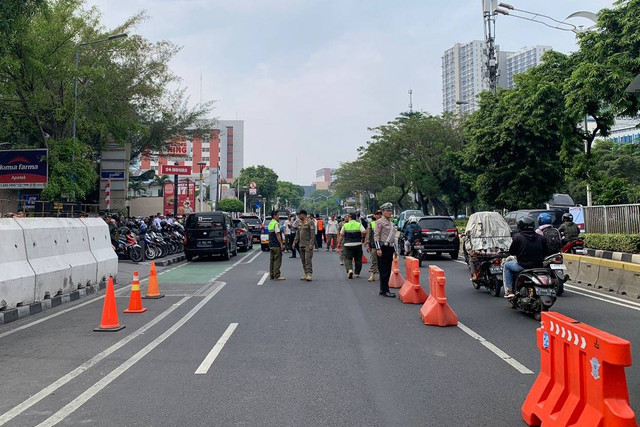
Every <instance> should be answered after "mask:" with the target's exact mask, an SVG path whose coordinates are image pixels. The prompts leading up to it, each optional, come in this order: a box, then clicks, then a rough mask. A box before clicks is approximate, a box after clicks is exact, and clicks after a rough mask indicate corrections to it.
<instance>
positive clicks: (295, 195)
mask: <svg viewBox="0 0 640 427" xmlns="http://www.w3.org/2000/svg"><path fill="white" fill-rule="evenodd" d="M302 196H304V188H302V187H301V186H299V185H296V184H293V183H291V182H288V181H278V186H277V190H276V198H277V199H278V200H279V203H280V206H281V207H291V206H298V204H300V201H301V200H302Z"/></svg>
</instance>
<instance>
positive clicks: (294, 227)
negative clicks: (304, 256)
mask: <svg viewBox="0 0 640 427" xmlns="http://www.w3.org/2000/svg"><path fill="white" fill-rule="evenodd" d="M288 224H289V233H290V234H289V235H288V236H287V240H288V241H289V246H291V256H290V257H289V258H295V257H296V245H294V244H293V241H294V240H295V239H296V232H297V231H298V218H296V216H295V215H294V214H291V215H289V221H288Z"/></svg>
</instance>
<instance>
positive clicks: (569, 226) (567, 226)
mask: <svg viewBox="0 0 640 427" xmlns="http://www.w3.org/2000/svg"><path fill="white" fill-rule="evenodd" d="M558 231H559V232H560V235H561V236H562V244H563V245H565V244H567V243H568V242H570V241H572V240H576V239H577V238H578V237H579V236H580V228H578V226H577V225H576V224H575V223H574V222H573V215H571V214H570V213H566V214H564V215H562V225H561V226H560V227H558Z"/></svg>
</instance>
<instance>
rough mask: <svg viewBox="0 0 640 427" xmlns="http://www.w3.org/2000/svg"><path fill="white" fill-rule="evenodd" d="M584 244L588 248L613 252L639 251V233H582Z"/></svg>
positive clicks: (633, 252)
mask: <svg viewBox="0 0 640 427" xmlns="http://www.w3.org/2000/svg"><path fill="white" fill-rule="evenodd" d="M582 237H584V245H585V246H586V247H587V248H589V249H600V250H603V251H613V252H628V253H632V254H635V253H639V252H640V234H591V233H586V234H583V235H582Z"/></svg>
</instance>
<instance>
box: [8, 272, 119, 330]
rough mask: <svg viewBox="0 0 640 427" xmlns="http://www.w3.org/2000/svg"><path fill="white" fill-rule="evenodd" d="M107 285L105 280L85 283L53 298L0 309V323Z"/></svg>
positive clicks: (41, 310) (12, 320)
mask: <svg viewBox="0 0 640 427" xmlns="http://www.w3.org/2000/svg"><path fill="white" fill-rule="evenodd" d="M106 287H107V283H106V282H100V283H98V284H96V285H87V286H86V287H84V288H81V289H77V290H75V291H71V292H69V293H67V294H60V295H56V296H54V297H53V298H50V299H45V300H43V301H37V302H34V303H31V304H29V305H24V306H21V307H16V308H12V309H10V310H3V311H0V325H4V324H6V323H11V322H14V321H16V320H18V319H22V318H23V317H27V316H31V315H32V314H37V313H42V312H43V311H45V310H48V309H50V308H53V307H58V306H59V305H61V304H64V303H68V302H71V301H76V300H78V299H80V298H81V297H86V296H87V295H91V294H94V293H96V292H98V291H101V290H103V289H105V288H106Z"/></svg>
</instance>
